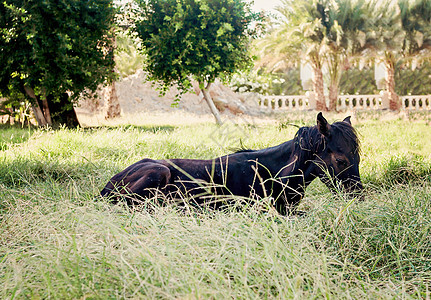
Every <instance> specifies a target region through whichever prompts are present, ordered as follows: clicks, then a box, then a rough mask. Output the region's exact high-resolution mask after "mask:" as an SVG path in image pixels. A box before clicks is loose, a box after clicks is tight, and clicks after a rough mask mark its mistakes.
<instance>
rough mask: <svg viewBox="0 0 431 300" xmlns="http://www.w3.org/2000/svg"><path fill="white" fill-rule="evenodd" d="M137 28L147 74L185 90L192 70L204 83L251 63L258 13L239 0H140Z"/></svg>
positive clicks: (151, 78)
mask: <svg viewBox="0 0 431 300" xmlns="http://www.w3.org/2000/svg"><path fill="white" fill-rule="evenodd" d="M137 2H138V4H139V6H140V8H141V18H139V19H137V20H136V28H135V30H136V32H137V34H138V36H139V38H140V39H141V40H142V52H143V53H144V54H145V56H146V58H147V59H146V65H145V67H144V70H145V71H147V72H148V73H149V74H150V76H149V79H150V80H152V81H157V82H160V83H162V91H166V90H167V88H168V87H169V86H171V85H172V84H176V85H178V87H179V89H180V92H181V93H183V92H185V91H187V90H189V89H190V88H191V83H190V79H191V76H192V77H193V78H194V79H196V80H197V81H198V82H199V83H200V84H201V87H202V88H203V85H204V83H211V82H214V80H215V79H216V78H218V77H223V76H228V75H230V74H232V73H233V72H235V71H236V70H238V69H241V68H244V67H245V66H247V65H249V64H250V62H251V60H250V57H249V54H248V52H247V46H248V43H249V38H250V37H252V36H253V35H254V31H253V30H251V29H250V24H251V22H252V21H254V20H256V19H257V15H255V14H253V13H252V12H251V11H250V6H249V4H247V3H246V2H245V1H242V0H201V1H197V0H185V1H176V0H166V1H158V0H149V1H145V0H139V1H137Z"/></svg>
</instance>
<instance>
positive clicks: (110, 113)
mask: <svg viewBox="0 0 431 300" xmlns="http://www.w3.org/2000/svg"><path fill="white" fill-rule="evenodd" d="M112 47H113V48H114V49H115V48H116V47H117V39H116V36H115V34H113V35H112ZM114 61H115V56H114ZM112 72H113V73H117V67H114V69H113V70H112ZM107 106H108V110H107V111H106V116H105V119H113V118H116V117H119V116H120V115H121V108H120V102H119V101H118V96H117V89H116V87H115V81H112V84H111V85H110V86H109V88H108V101H107Z"/></svg>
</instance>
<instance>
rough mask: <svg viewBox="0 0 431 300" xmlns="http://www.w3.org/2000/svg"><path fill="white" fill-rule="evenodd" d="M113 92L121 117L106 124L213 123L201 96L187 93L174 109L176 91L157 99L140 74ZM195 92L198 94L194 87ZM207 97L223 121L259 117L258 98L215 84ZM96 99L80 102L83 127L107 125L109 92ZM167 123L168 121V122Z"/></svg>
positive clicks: (125, 80) (131, 77) (99, 92)
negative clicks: (212, 102)
mask: <svg viewBox="0 0 431 300" xmlns="http://www.w3.org/2000/svg"><path fill="white" fill-rule="evenodd" d="M115 88H116V92H117V97H118V101H119V103H120V108H121V117H120V118H117V119H114V120H109V124H115V123H119V124H121V123H124V122H128V123H129V124H130V123H139V124H142V123H143V122H144V123H147V122H148V123H150V122H154V121H155V120H164V119H165V121H166V122H168V121H169V123H175V124H179V123H188V124H190V123H194V122H204V121H213V120H214V118H213V116H212V115H211V112H210V109H209V107H208V105H207V104H206V102H205V100H204V99H203V97H202V94H201V93H200V94H199V95H196V93H186V94H184V95H182V96H181V101H179V102H178V105H177V106H173V104H174V102H175V101H174V99H175V95H176V94H177V89H175V88H172V89H171V90H170V91H168V92H167V93H166V95H164V96H162V97H160V95H159V92H158V91H157V89H156V86H154V85H152V84H151V83H150V82H146V80H145V73H144V72H142V71H139V72H137V73H136V74H134V75H131V76H129V77H126V78H124V79H122V80H120V81H118V82H116V86H115ZM194 89H195V91H198V92H199V89H198V86H197V84H194ZM210 94H211V97H212V98H213V100H214V102H215V104H216V106H217V107H218V109H219V110H220V111H221V112H222V118H225V119H226V118H240V119H241V118H243V119H247V118H250V117H260V116H261V113H260V111H259V107H258V102H257V100H258V99H257V97H256V96H255V95H239V94H237V93H234V92H233V91H232V90H231V89H229V88H228V87H226V86H225V85H223V84H222V83H221V82H218V81H217V82H215V83H214V84H213V85H212V86H211V88H210ZM98 95H99V97H98V99H96V100H93V99H82V100H81V101H80V105H79V107H77V108H76V111H77V114H78V118H79V119H80V122H81V123H83V124H82V125H83V126H97V125H103V124H106V123H107V121H106V120H105V115H106V110H107V105H106V103H107V97H108V88H107V87H105V88H102V89H101V90H99V91H98ZM167 119H169V120H167Z"/></svg>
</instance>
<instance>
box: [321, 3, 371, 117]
mask: <svg viewBox="0 0 431 300" xmlns="http://www.w3.org/2000/svg"><path fill="white" fill-rule="evenodd" d="M327 5H328V8H327V9H326V10H325V12H326V15H325V16H324V17H325V18H326V21H325V22H322V24H323V25H324V26H325V28H326V29H325V30H326V44H327V47H328V51H327V54H326V57H325V61H326V64H327V66H328V74H329V110H335V109H336V104H337V100H338V89H339V83H340V78H341V75H342V72H343V69H344V68H345V67H346V65H348V63H349V61H352V60H355V59H358V57H363V54H364V51H365V50H366V49H367V48H369V47H370V45H371V44H372V43H373V39H372V36H371V37H370V35H369V34H367V33H368V32H367V28H368V23H369V20H370V18H371V15H372V11H373V10H374V5H375V4H374V3H373V2H370V1H365V0H334V1H330V2H329V1H328V4H327Z"/></svg>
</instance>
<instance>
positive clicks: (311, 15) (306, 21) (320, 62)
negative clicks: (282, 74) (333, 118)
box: [261, 0, 374, 110]
mask: <svg viewBox="0 0 431 300" xmlns="http://www.w3.org/2000/svg"><path fill="white" fill-rule="evenodd" d="M282 3H283V5H282V6H281V7H279V8H278V11H279V12H280V13H281V14H282V15H283V17H284V22H283V23H282V24H281V25H280V26H279V27H278V28H277V29H276V30H274V31H273V32H272V33H271V35H269V36H268V37H267V38H266V39H264V40H263V41H261V43H262V44H263V43H265V46H264V47H262V46H261V49H263V50H264V51H263V52H264V54H266V56H265V55H263V56H264V57H270V59H269V60H267V61H266V63H267V64H269V65H271V64H272V65H273V66H280V65H282V64H281V62H280V61H283V62H284V63H285V61H286V60H290V61H291V62H292V61H293V62H297V60H298V59H302V60H305V61H306V62H308V63H309V64H310V65H311V66H312V69H313V87H314V92H315V93H316V96H317V99H318V102H317V109H319V110H326V101H325V96H324V86H323V72H322V69H323V67H324V66H326V67H327V71H328V75H329V107H328V108H329V110H335V109H336V104H337V99H338V86H339V82H340V77H341V74H342V70H343V68H344V67H345V65H346V62H348V61H349V59H351V58H355V57H357V56H359V54H360V53H362V52H363V51H364V49H366V48H368V47H370V45H369V43H370V42H372V41H373V39H369V37H368V35H367V32H366V29H367V28H368V27H367V25H366V24H367V22H368V20H369V19H370V15H371V12H372V10H373V5H374V3H372V2H368V1H366V0H312V1H308V0H301V1H289V0H284V1H283V2H282Z"/></svg>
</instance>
